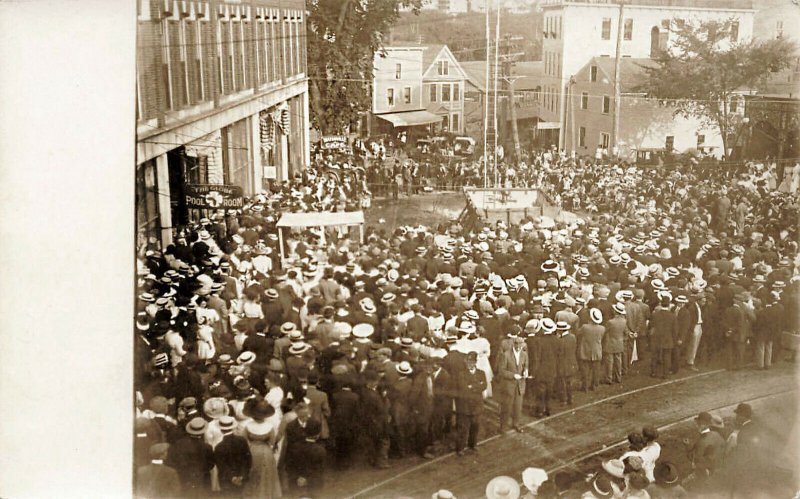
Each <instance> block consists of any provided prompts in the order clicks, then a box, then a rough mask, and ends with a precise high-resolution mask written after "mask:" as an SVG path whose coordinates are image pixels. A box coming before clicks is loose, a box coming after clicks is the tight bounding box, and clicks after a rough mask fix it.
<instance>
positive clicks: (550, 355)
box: [536, 334, 559, 382]
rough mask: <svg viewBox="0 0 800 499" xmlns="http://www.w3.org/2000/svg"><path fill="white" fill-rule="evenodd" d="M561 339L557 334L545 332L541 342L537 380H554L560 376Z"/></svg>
mask: <svg viewBox="0 0 800 499" xmlns="http://www.w3.org/2000/svg"><path fill="white" fill-rule="evenodd" d="M558 351H559V341H558V336H556V335H555V334H545V335H543V336H542V339H541V341H540V342H539V367H538V369H537V370H536V380H537V381H545V382H553V381H555V379H556V377H557V376H558Z"/></svg>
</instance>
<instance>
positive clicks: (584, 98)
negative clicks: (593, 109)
mask: <svg viewBox="0 0 800 499" xmlns="http://www.w3.org/2000/svg"><path fill="white" fill-rule="evenodd" d="M581 109H589V92H581Z"/></svg>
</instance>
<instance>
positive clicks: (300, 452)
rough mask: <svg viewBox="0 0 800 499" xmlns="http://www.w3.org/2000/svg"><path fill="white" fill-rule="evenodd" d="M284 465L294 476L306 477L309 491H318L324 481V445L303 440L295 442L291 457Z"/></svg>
mask: <svg viewBox="0 0 800 499" xmlns="http://www.w3.org/2000/svg"><path fill="white" fill-rule="evenodd" d="M286 467H287V469H288V470H289V471H290V472H291V473H292V474H293V475H294V476H297V477H303V478H305V479H306V482H307V484H308V485H307V487H308V491H309V492H316V493H318V492H319V491H320V489H322V487H323V485H324V483H325V482H324V474H325V447H323V446H322V444H320V443H317V442H307V441H305V440H303V441H302V442H299V443H297V444H296V445H295V447H294V451H293V452H292V459H291V460H289V459H287V461H286ZM314 497H317V495H316V494H315V495H314Z"/></svg>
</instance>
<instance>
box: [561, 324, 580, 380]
mask: <svg viewBox="0 0 800 499" xmlns="http://www.w3.org/2000/svg"><path fill="white" fill-rule="evenodd" d="M577 348H578V343H577V339H576V338H575V335H574V334H571V333H570V334H566V335H563V336H561V337H560V338H559V339H558V375H559V376H574V375H575V374H576V373H577V372H578V359H577V357H576V356H575V352H576V350H577Z"/></svg>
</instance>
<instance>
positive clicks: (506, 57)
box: [502, 35, 523, 161]
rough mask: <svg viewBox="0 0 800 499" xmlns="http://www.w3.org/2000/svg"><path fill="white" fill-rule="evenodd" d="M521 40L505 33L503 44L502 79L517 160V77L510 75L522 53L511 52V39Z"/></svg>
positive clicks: (518, 152)
mask: <svg viewBox="0 0 800 499" xmlns="http://www.w3.org/2000/svg"><path fill="white" fill-rule="evenodd" d="M518 40H522V37H513V38H512V37H511V35H506V37H505V44H504V46H503V76H502V78H503V81H504V82H505V87H506V92H507V95H508V99H507V100H506V106H507V107H506V109H507V110H508V114H509V115H510V117H511V136H512V138H513V140H514V154H515V158H517V160H518V161H519V158H520V155H521V150H522V147H521V146H520V143H519V129H518V127H517V108H516V105H515V102H514V82H515V81H516V80H518V79H519V77H516V76H511V68H512V67H513V66H514V61H515V60H516V59H517V58H518V57H521V56H522V55H523V53H522V52H516V53H513V54H512V53H511V48H512V41H514V42H515V41H518ZM506 118H507V116H504V117H503V130H507V125H506V123H507V121H508V120H507V119H506Z"/></svg>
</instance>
